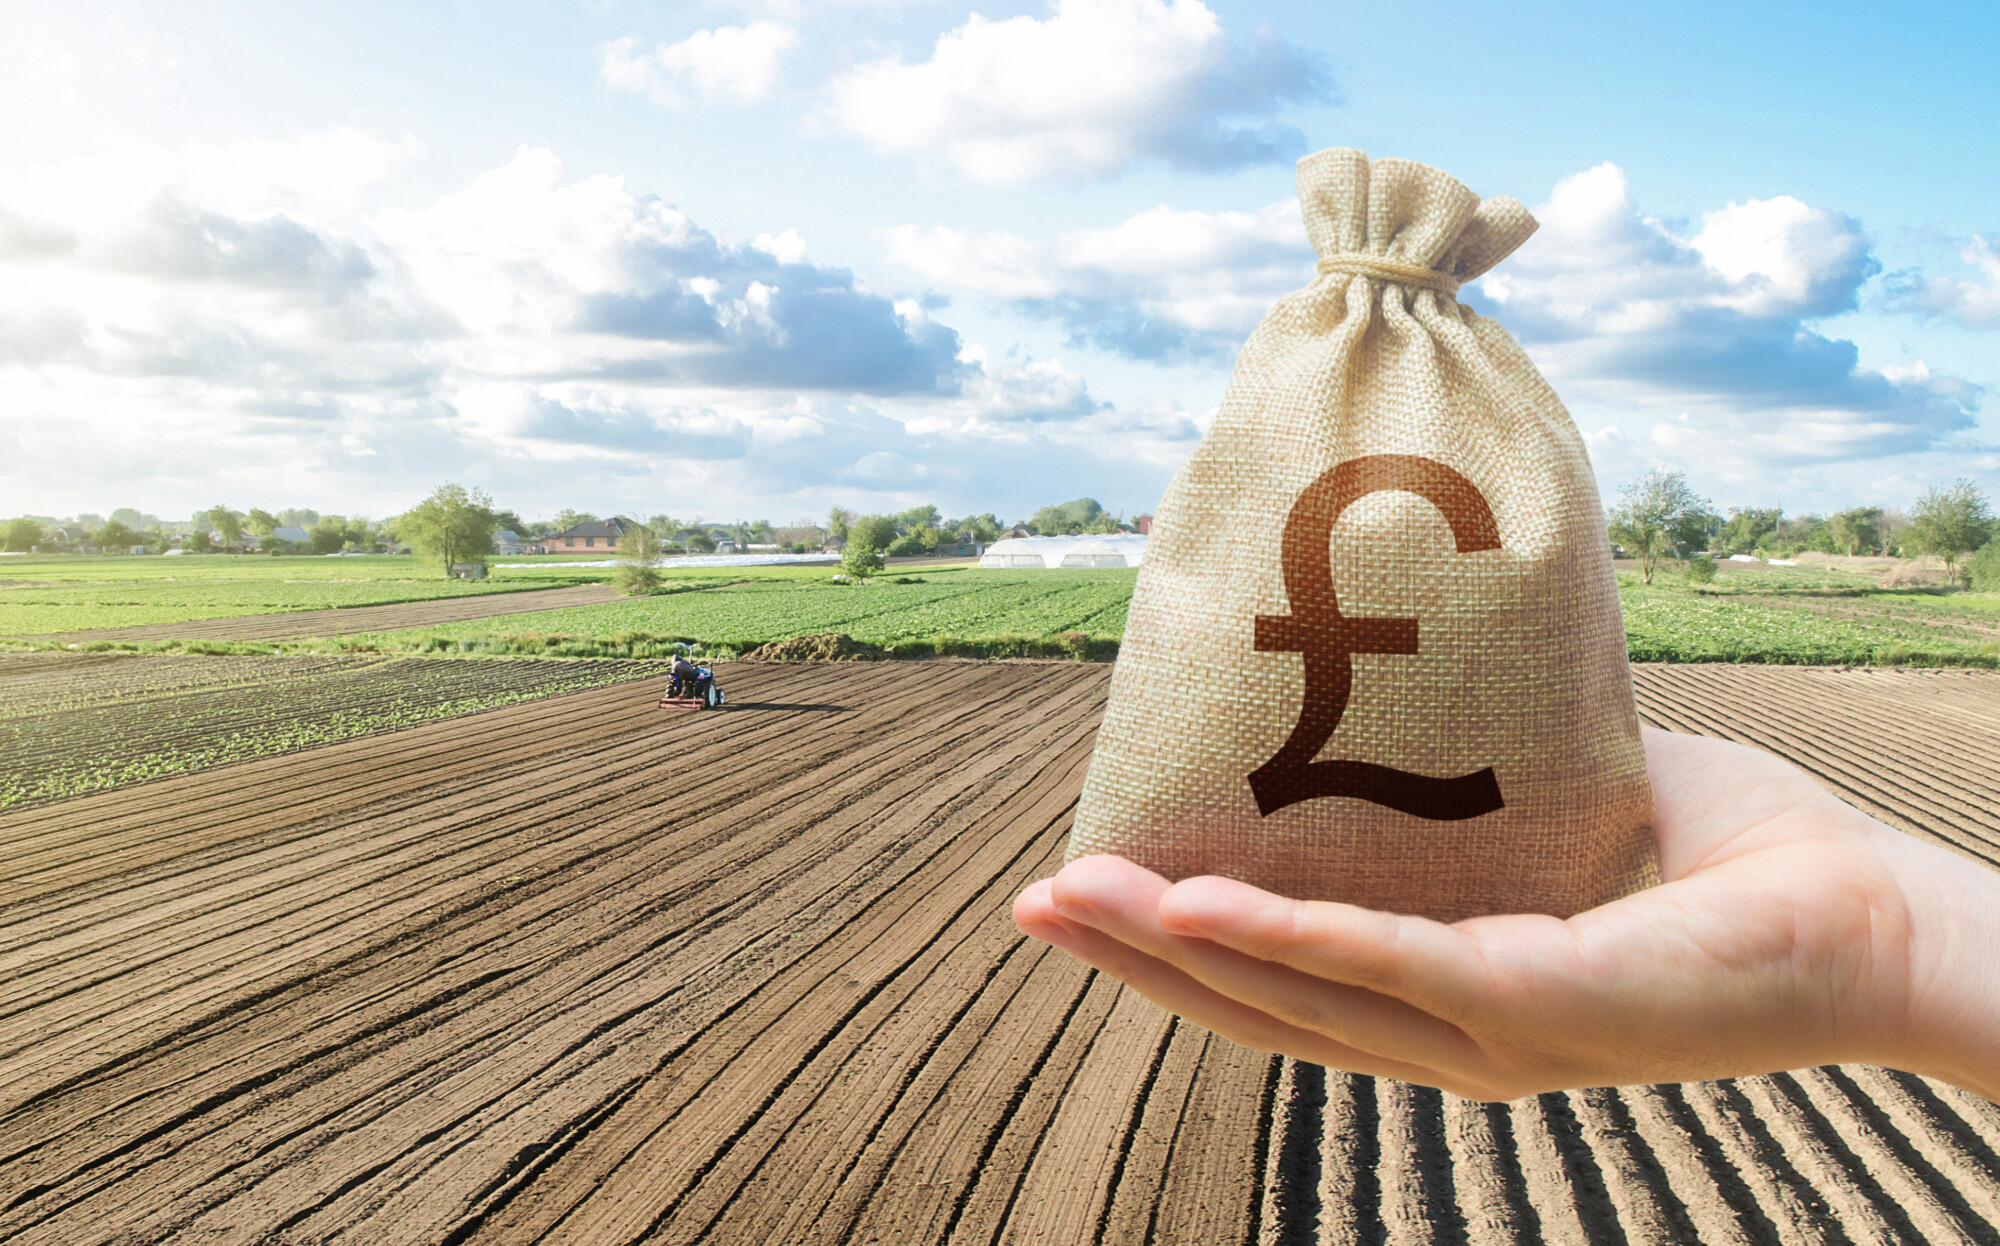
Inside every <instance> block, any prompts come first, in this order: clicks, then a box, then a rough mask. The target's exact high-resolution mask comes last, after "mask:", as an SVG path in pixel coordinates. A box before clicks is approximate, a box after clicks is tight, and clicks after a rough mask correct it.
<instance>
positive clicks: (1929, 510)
mask: <svg viewBox="0 0 2000 1246" xmlns="http://www.w3.org/2000/svg"><path fill="white" fill-rule="evenodd" d="M1992 533H1993V508H1992V507H1991V506H1989V505H1988V504H1987V501H1986V493H1985V491H1984V490H1982V489H1981V488H1980V487H1979V486H1978V485H1976V484H1974V483H1972V482H1971V481H1970V480H1966V479H1964V478H1962V477H1961V478H1960V479H1959V480H1958V481H1956V482H1954V483H1953V484H1951V485H1948V486H1944V487H1939V486H1937V485H1932V486H1931V487H1930V488H1929V489H1927V490H1925V491H1924V495H1923V496H1922V497H1920V498H1918V499H1917V504H1916V505H1915V506H1912V507H1911V508H1910V539H1911V541H1912V542H1913V543H1914V544H1915V545H1916V547H1917V549H1918V550H1920V551H1922V552H1923V553H1926V554H1936V555H1937V556H1938V557H1939V558H1942V559H1944V574H1945V578H1946V579H1957V578H1958V560H1959V559H1960V558H1961V557H1963V556H1965V555H1966V554H1969V553H1971V552H1972V551H1973V550H1976V549H1978V548H1979V547H1980V546H1982V545H1984V544H1986V542H1987V540H1988V539H1989V538H1990V537H1991V536H1992Z"/></svg>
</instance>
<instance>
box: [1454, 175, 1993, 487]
mask: <svg viewBox="0 0 2000 1246" xmlns="http://www.w3.org/2000/svg"><path fill="white" fill-rule="evenodd" d="M1535 215H1536V217H1537V218H1538V219H1539V220H1540V221H1541V223H1542V229H1541V231H1540V232H1539V233H1537V234H1536V235H1535V236H1534V237H1533V238H1531V239H1529V241H1528V242H1527V243H1526V244H1525V245H1524V246H1523V247H1522V248H1521V250H1520V251H1519V252H1517V253H1516V254H1515V255H1514V256H1513V257H1511V258H1510V259H1508V260H1507V261H1506V262H1504V263H1503V264H1501V265H1500V266H1499V268H1497V269H1495V270H1494V271H1493V272H1492V273H1490V274H1489V275H1487V276H1486V277H1485V278H1483V279H1482V280H1481V281H1480V282H1479V283H1478V286H1477V287H1476V290H1477V291H1478V292H1480V293H1483V296H1484V297H1483V298H1481V297H1480V293H1474V294H1473V295H1472V297H1473V300H1474V302H1483V303H1485V304H1486V306H1487V307H1488V308H1489V309H1490V310H1491V311H1492V314H1493V315H1495V316H1496V317H1497V318H1498V319H1499V320H1500V321H1501V323H1502V324H1504V325H1506V326H1507V327H1508V328H1509V329H1510V330H1511V331H1512V332H1513V333H1514V334H1515V336H1517V337H1519V338H1520V339H1522V342H1523V344H1524V345H1525V346H1526V347H1527V348H1528V351H1529V353H1530V354H1531V355H1532V356H1533V357H1534V359H1535V361H1536V362H1537V363H1538V364H1539V365H1540V366H1541V367H1542V369H1543V371H1544V372H1546V373H1547V374H1548V376H1549V379H1550V380H1551V381H1552V382H1553V383H1554V384H1555V385H1556V387H1557V388H1558V389H1559V390H1560V391H1561V392H1562V393H1563V394H1564V396H1565V398H1566V399H1567V400H1568V401H1569V402H1570V405H1571V406H1572V408H1574V409H1577V410H1578V411H1579V413H1580V414H1589V415H1593V416H1596V417H1598V418H1603V417H1604V416H1605V415H1606V414H1607V413H1609V414H1613V415H1616V417H1617V419H1618V422H1619V424H1620V425H1621V426H1624V427H1626V428H1639V427H1646V426H1647V425H1648V422H1649V421H1650V422H1651V432H1650V433H1648V434H1647V435H1646V441H1647V442H1649V443H1650V444H1651V445H1653V446H1654V447H1656V448H1658V449H1659V450H1661V451H1663V452H1669V453H1670V454H1672V455H1678V456H1680V460H1681V461H1683V462H1685V463H1687V464H1689V465H1695V466H1700V467H1709V466H1715V465H1721V466H1722V467H1723V468H1725V469H1726V470H1729V471H1734V472H1736V473H1738V474H1740V475H1746V476H1747V475H1754V474H1757V473H1760V472H1767V471H1770V470H1773V469H1774V468H1776V467H1779V466H1782V465H1788V464H1801V463H1812V462H1819V463H1827V462H1834V461H1838V460H1842V459H1856V458H1862V457H1867V456H1880V455H1888V454H1904V453H1916V452H1921V451H1926V450H1929V449H1932V448H1933V447H1937V446H1939V445H1940V444H1941V443H1943V442H1945V440H1946V439H1947V438H1949V437H1951V436H1952V435H1954V434H1956V433H1959V432H1961V431H1963V430H1965V429H1969V428H1971V427H1972V426H1973V423H1974V421H1973V414H1972V413H1973V411H1974V410H1975V409H1976V408H1977V405H1978V402H1979V397H1980V395H1979V391H1978V388H1977V387H1975V386H1973V385H1970V384H1968V383H1967V382H1965V381H1962V380H1960V379H1958V378H1956V377H1952V376H1948V375H1944V374H1941V373H1934V372H1933V371H1932V370H1931V369H1929V368H1928V367H1926V366H1924V365H1923V364H1922V363H1921V362H1919V363H1917V364H1915V365H1912V366H1907V367H1886V368H1885V367H1869V366H1866V365H1864V364H1862V362H1861V360H1860V352H1859V350H1858V349H1857V348H1856V346H1855V344H1854V343H1853V342H1850V341H1846V340H1843V339H1839V338H1834V337H1829V336H1827V335H1826V334H1824V333H1822V332H1820V331H1819V330H1818V329H1816V328H1815V327H1814V324H1813V321H1814V320H1815V319H1816V318H1818V317H1823V316H1829V315H1833V314H1837V313H1840V312H1843V311H1848V310H1851V309H1852V308H1854V307H1855V305H1856V302H1857V298H1858V296H1859V293H1860V290H1861V288H1862V285H1863V283H1864V282H1866V281H1867V280H1868V279H1869V278H1870V277H1871V276H1872V275H1873V274H1874V273H1875V272H1876V271H1877V264H1876V262H1875V259H1874V256H1873V253H1872V250H1871V246H1870V243H1869V240H1868V238H1867V235H1866V234H1865V233H1864V232H1863V231H1862V229H1861V227H1860V225H1859V224H1858V223H1856V222H1855V221H1854V220H1852V219H1851V218H1849V217H1847V216H1845V215H1843V214H1841V213H1839V212H1835V211H1831V210H1828V209H1824V208H1816V207H1813V206H1810V205H1808V204H1805V203H1803V202H1801V201H1799V200H1797V199H1795V198H1792V197H1790V196H1779V197H1776V198H1772V199H1761V200H1759V199H1753V200H1748V201H1746V202H1742V203H1732V204H1729V205H1728V206H1726V207H1723V208H1720V209H1717V210H1715V211H1713V212H1710V213H1708V214H1706V215H1705V216H1703V217H1702V218H1701V222H1700V225H1699V227H1698V228H1694V229H1689V228H1686V227H1684V226H1676V225H1675V224H1674V223H1673V222H1669V221H1666V220H1663V219H1661V218H1659V217H1657V216H1653V215H1651V214H1648V213H1646V212H1644V211H1642V210H1640V208H1639V207H1638V206H1637V205H1636V204H1635V203H1634V202H1633V199H1632V196H1631V192H1630V188H1629V185H1628V183H1627V179H1626V176H1625V174H1624V172H1623V170H1621V169H1620V168H1619V167H1618V166H1616V165H1614V164H1602V165H1599V166H1597V167H1596V168H1593V169H1588V170H1586V171H1584V172H1582V173H1578V174H1576V175H1575V176H1573V177H1569V178H1566V179H1564V180H1563V181H1562V182H1560V183H1558V184H1557V186H1556V188H1555V191H1554V194H1553V195H1552V196H1551V198H1550V200H1549V202H1548V203H1546V204H1543V205H1541V206H1540V207H1538V208H1536V209H1535ZM1620 444H1628V443H1623V442H1621V443H1620ZM1607 448H1608V447H1607Z"/></svg>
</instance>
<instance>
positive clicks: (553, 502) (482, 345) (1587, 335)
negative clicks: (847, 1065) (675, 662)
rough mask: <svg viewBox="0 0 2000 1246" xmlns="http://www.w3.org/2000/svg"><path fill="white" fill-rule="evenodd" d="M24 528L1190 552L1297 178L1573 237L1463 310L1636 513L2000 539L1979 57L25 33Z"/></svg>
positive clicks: (692, 30) (16, 378)
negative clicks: (1357, 157) (1384, 163)
mask: <svg viewBox="0 0 2000 1246" xmlns="http://www.w3.org/2000/svg"><path fill="white" fill-rule="evenodd" d="M0 27H4V29H5V30H6V32H7V34H6V37H5V38H4V39H0V116H4V117H6V118H7V119H8V125H7V126H6V127H5V130H6V133H5V134H4V136H0V515H12V514H18V513H23V512H28V513H40V514H55V515H68V514H72V513H76V512H79V511H95V512H98V513H108V512H109V511H110V510H111V509H112V508H114V507H118V506H135V507H138V508H139V509H141V510H145V511H151V512H154V513H157V514H160V515H163V516H170V517H171V516H177V515H185V514H187V513H188V512H189V511H190V510H191V509H193V508H195V507H198V506H208V505H211V504H213V503H215V502H218V501H222V502H227V503H229V504H231V505H234V506H237V507H239V508H240V507H248V506H253V505H254V506H263V507H266V508H272V509H275V508H278V507H282V506H288V505H303V506H311V507H314V508H316V509H319V510H322V511H339V512H344V513H365V514H371V515H383V514H388V513H392V512H395V511H398V510H401V509H403V508H404V507H406V506H408V505H409V504H410V503H411V502H412V501H414V500H415V499H416V498H417V497H419V496H421V495H422V494H423V493H424V492H426V491H428V490H429V488H431V487H432V486H434V485H435V484H437V483H439V482H441V481H443V480H447V479H450V480H457V481H461V482H464V483H467V484H477V485H483V486H485V487H487V488H488V489H490V490H491V491H492V492H493V494H494V495H495V497H496V498H497V499H498V500H499V501H500V502H501V503H502V504H504V505H507V506H511V507H513V508H515V509H517V510H519V511H521V512H522V513H523V514H527V515H539V514H549V513H552V512H553V511H555V510H556V509H557V508H559V507H564V506H570V507H576V508H579V509H587V510H592V511H596V512H599V513H606V512H612V511H628V512H633V513H640V514H646V513H654V512H658V511H667V512H670V513H674V514H677V515H683V516H685V515H689V514H695V513H699V514H701V515H703V516H705V517H708V518H712V519H733V518H738V517H753V516H763V517H768V518H771V519H773V520H778V521H781V522H782V521H785V520H789V519H792V518H794V517H801V516H808V515H819V514H823V513H824V512H825V510H826V508H827V507H828V506H829V505H831V504H835V503H839V504H844V505H848V506H853V507H857V508H860V509H863V510H881V509H888V508H900V507H903V506H907V505H910V504H913V503H916V502H921V501H935V502H936V503H938V504H939V505H940V506H941V507H943V508H944V509H945V510H946V511H947V512H953V513H958V512H965V511H984V510H994V511H997V512H999V513H1000V514H1001V515H1002V516H1003V517H1004V518H1013V517H1016V516H1018V515H1020V514H1023V513H1025V512H1027V511H1029V510H1031V509H1033V508H1034V507H1036V506H1038V505H1042V504H1045V503H1049V502H1054V501H1060V500H1063V499H1067V498H1071V497H1075V496H1078V495H1080V494H1086V493H1087V494H1091V495H1094V496H1096V497H1098V498H1099V499H1100V500H1102V501H1103V502H1104V503H1105V504H1106V505H1107V506H1109V507H1111V508H1112V509H1113V510H1122V511H1125V512H1127V513H1138V512H1141V511H1146V510H1150V509H1151V508H1152V507H1153V505H1154V503H1155V501H1156V500H1157V498H1158V496H1159V494H1160V492H1161V490H1162V489H1163V488H1164V486H1165V484H1166V481H1167V479H1168V477H1169V476H1170V475H1171V473H1172V471H1173V469H1174V467H1175V466H1176V465H1177V464H1178V463H1179V462H1180V461H1181V460H1182V459H1183V458H1185V456H1186V455H1187V453H1188V452H1189V450H1190V449H1191V448H1192V446H1193V445H1194V443H1195V441H1196V440H1197V439H1198V438H1199V437H1200V434H1201V430H1202V428H1203V427H1205V425H1206V422H1207V420H1208V418H1209V414H1210V412H1212V410H1213V409H1214V407H1215V406H1216V405H1217V403H1218V402H1219V401H1220V400H1221V397H1222V394H1223V391H1224V389H1225V387H1226V386H1227V384H1228V378H1229V368H1230V365H1231V362H1232V360H1233V357H1234V354H1235V351H1236V349H1237V347H1238V346H1239V345H1240V344H1241V342H1242V340H1243V338H1244V336H1245V335H1246V334H1247V333H1248V331H1249V330H1250V328H1251V327H1252V326H1253V325H1254V324H1255V323H1256V321H1257V319H1258V317H1259V316H1260V315H1261V314H1262V313H1263V311H1264V310H1265V309H1266V308H1267V307H1268V306H1269V305H1270V304H1271V302H1272V301H1273V300H1275V299H1276V298H1277V297H1279V296H1280V295H1282V294H1285V293H1287V292H1289V291H1291V290H1293V289H1295V288H1297V287H1299V286H1301V285H1303V284H1305V282H1306V281H1307V279H1308V278H1309V276H1310V274H1311V267H1312V255H1311V251H1310V249H1309V248H1308V246H1307V245H1306V242H1305V234H1304V229H1303V227H1302V225H1301V223H1300V220H1299V216H1298V209H1297V204H1296V203H1295V201H1294V200H1293V198H1292V193H1293V192H1292V177H1293V171H1292V165H1293V162H1294V161H1295V160H1296V159H1297V158H1298V157H1299V156H1300V155H1303V154H1305V153H1307V152H1309V151H1313V150H1317V149H1319V148H1323V147H1333V146H1351V147H1360V148H1362V149H1364V150H1366V151H1367V152H1369V153H1370V154H1371V155H1373V156H1378V157H1380V156H1403V157H1409V158H1413V159H1417V160H1422V161H1425V162H1428V163H1431V164H1435V165H1437V166H1439V167H1440V168H1443V169H1444V170H1446V171H1447V172H1449V173H1451V174H1453V175H1454V176H1456V177H1458V178H1459V179H1460V180H1461V181H1463V182H1465V183H1466V184H1467V185H1469V186H1471V187H1472V188H1473V189H1475V190H1477V191H1479V192H1480V193H1481V194H1486V195H1502V194H1504V195H1511V196H1514V197H1515V198H1518V199H1520V200H1522V201H1523V202H1525V203H1527V204H1529V205H1530V206H1531V207H1532V208H1533V210H1534V212H1535V214H1536V215H1537V217H1538V218H1539V219H1540V220H1541V222H1542V229H1541V231H1540V233H1538V234H1537V235H1536V236H1535V238H1533V239H1532V240H1531V241H1530V242H1529V243H1528V244H1527V245H1526V246H1525V247H1523V248H1522V249H1521V250H1520V251H1519V252H1517V253H1516V254H1515V256H1514V257H1513V258H1512V259H1510V260H1509V261H1507V262H1505V263H1503V264H1502V265H1501V266H1500V267H1499V268H1498V269H1497V270H1496V271H1495V272H1494V273H1493V274H1492V275H1490V276H1489V277H1487V278H1486V279H1485V280H1483V281H1482V282H1480V283H1478V284H1477V285H1475V286H1472V287H1468V289H1467V291H1466V292H1465V294H1464V296H1463V297H1465V298H1466V300H1467V301H1468V302H1470V303H1472V304H1473V305H1475V306H1477V307H1478V308H1479V309H1480V310H1481V311H1484V312H1486V313H1488V314H1491V315H1494V316H1497V317H1499V318H1500V320H1501V322H1502V323H1503V324H1505V325H1506V326H1507V327H1508V328H1509V329H1510V330H1511V331H1512V332H1513V333H1514V334H1515V336H1516V337H1518V338H1520V339H1521V340H1522V342H1523V343H1524V344H1525V345H1526V346H1527V348H1528V350H1529V352H1530V354H1532V355H1533V356H1534V358H1535V359H1536V361H1537V362H1538V363H1539V364H1540V365H1541V367H1542V368H1543V370H1544V371H1545V372H1546V373H1547V375H1548V376H1549V378H1550V380H1551V381H1552V382H1553V383H1554V384H1555V386H1556V388H1557V390H1558V391H1559V392H1560V393H1561V394H1562V395H1563V396H1564V399H1565V400H1566V402H1567V403H1568V405H1569V407H1570V409H1571V411H1572V413H1573V414H1574V415H1575V416H1576V419H1577V422H1578V424H1579V425H1580V426H1581V427H1582V429H1583V430H1584V432H1585V434H1586V436H1587V437H1588V438H1589V441H1590V444H1591V447H1592V453H1593V455H1594V456H1595V460H1596V464H1597V468H1598V473H1599V480H1600V486H1601V487H1602V488H1603V489H1604V490H1605V491H1606V493H1607V495H1609V494H1612V493H1615V491H1616V489H1617V487H1618V486H1619V485H1621V484H1623V483H1624V482H1626V481H1627V480H1629V479H1630V478H1631V477H1633V476H1634V475H1636V474H1638V473H1639V472H1642V471H1644V470H1646V469H1647V468H1649V467H1652V466H1656V465H1665V466H1672V467H1680V468H1685V469H1686V470H1687V471H1688V472H1689V473H1690V475H1691V476H1692V477H1693V478H1694V480H1695V482H1696V484H1697V485H1698V486H1699V487H1700V488H1701V489H1702V490H1703V491H1704V492H1705V493H1707V494H1708V495H1709V496H1711V497H1712V498H1713V499H1714V500H1715V501H1716V502H1717V504H1718V505H1720V506H1725V507H1726V506H1731V505H1783V506H1785V507H1786V509H1787V510H1788V511H1790V512H1794V513H1796V512H1801V511H1806V510H1813V509H1819V510H1826V509H1831V508H1839V507H1843V506H1849V505H1856V504H1863V503H1868V504H1878V505H1902V504H1905V503H1907V502H1908V501H1909V500H1910V499H1911V498H1912V497H1913V496H1914V495H1915V494H1916V493H1918V492H1920V491H1921V490H1922V489H1923V488H1924V487H1925V486H1926V485H1927V484H1930V483H1933V482H1940V481H1948V480H1950V479H1952V478H1954V477H1956V476H1960V475H1969V476H1972V477H1974V478H1976V479H1979V480H1981V481H1982V482H1983V483H1984V484H1985V485H1986V486H1987V487H1988V489H1989V490H1990V491H1995V492H2000V393H1996V392H1995V390H1996V386H2000V162H1996V160H1995V159H1994V158H1993V157H1994V153H1995V152H1996V151H2000V87H1997V86H1996V85H1995V79H1994V76H1993V74H1992V72H1991V67H1992V65H1993V64H1994V63H1995V57H1996V54H2000V22H1994V21H1993V20H1991V17H1990V13H1989V12H1987V11H1986V10H1985V9H1984V8H1983V7H1975V6H1973V5H1970V4H1968V5H1964V6H1954V5H1950V4H1931V5H1926V6H1921V7H1919V8H1913V9H1896V8H1894V7H1893V6H1882V5H1866V6H1864V5H1840V4H1827V3H1816V4H1811V5H1806V4H1788V3H1764V4H1757V5H1744V4H1742V3H1740V0H1729V2H1727V3H1721V2H1711V0H1685V2H1681V3H1675V4H1672V5H1665V4H1661V5H1645V4H1642V5H1622V6H1605V5H1602V4H1595V3H1591V4H1586V3H1574V4H1532V3H1530V4H1523V5H1511V6H1499V5H1493V4H1490V3H1473V2H1470V0H1455V2H1450V3H1426V2H1421V0H1418V2H1411V3H1397V4H1379V3H1378V4H1353V3H1344V2H1333V3H1266V4H1262V5H1254V6H1253V5H1245V4H1235V3H1229V2H1228V0H1208V2H1207V3H1204V2H1203V0H1053V2H1052V3H1043V2H1041V0H1035V2H1032V3H1007V4H993V5H983V6H981V7H979V8H977V9H974V8H972V7H969V6H967V5H965V4H963V3H957V2H953V0H936V2H927V0H740V2H739V0H695V2H692V3H684V4H668V3H651V4H639V3H626V2H624V0H570V2H565V0H548V2H546V3H541V4H532V5H529V4H514V5H509V4H502V3H481V4H473V3H465V2H455V3H432V4H411V3H408V2H407V0H399V2H397V3H374V2H372V0H350V2H349V3H345V4H341V5H326V4H317V5H302V4H284V3H271V2H269V0H263V2H259V3H201V2H198V0H184V2H179V3H175V4H171V5H107V4H98V3H87V2H80V0H67V2H65V3H61V4H54V3H49V4H44V3H38V2H35V0H0Z"/></svg>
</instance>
